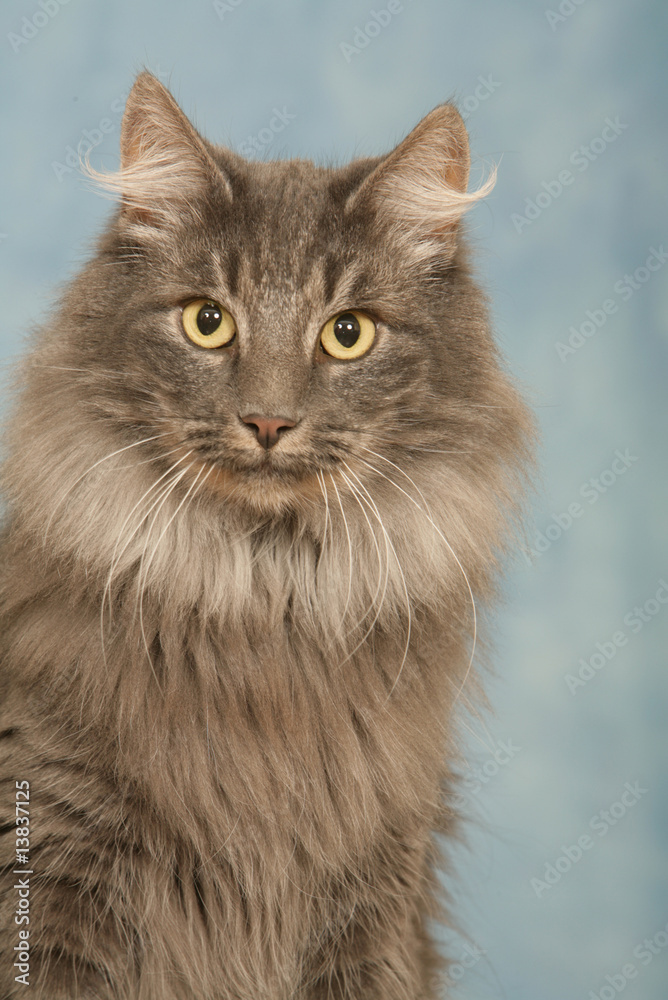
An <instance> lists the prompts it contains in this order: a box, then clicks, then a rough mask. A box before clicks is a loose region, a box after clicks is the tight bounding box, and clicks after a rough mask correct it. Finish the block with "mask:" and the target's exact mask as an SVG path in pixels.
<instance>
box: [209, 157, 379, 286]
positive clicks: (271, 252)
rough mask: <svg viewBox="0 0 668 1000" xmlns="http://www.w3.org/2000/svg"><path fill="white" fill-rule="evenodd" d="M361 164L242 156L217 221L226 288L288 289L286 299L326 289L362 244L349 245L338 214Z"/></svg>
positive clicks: (343, 221)
mask: <svg viewBox="0 0 668 1000" xmlns="http://www.w3.org/2000/svg"><path fill="white" fill-rule="evenodd" d="M369 163H371V161H369ZM360 166H361V165H357V164H349V165H347V166H345V167H342V168H338V169H337V168H329V167H318V166H316V165H315V164H314V163H312V162H311V161H309V160H284V161H281V160H277V161H271V162H266V163H257V162H256V163H248V164H246V165H245V169H244V170H243V173H242V174H240V175H237V176H236V177H235V178H233V198H232V201H231V204H230V206H229V209H228V211H226V212H225V213H223V214H222V215H221V216H220V218H219V220H218V226H217V229H218V233H217V236H218V239H217V241H216V242H217V244H218V247H219V248H220V251H221V254H220V264H221V267H222V270H223V274H224V277H225V280H226V282H227V283H230V284H232V285H233V286H234V287H233V291H235V292H236V293H237V294H239V295H241V296H244V294H245V295H251V294H253V295H256V296H257V295H259V296H260V298H262V297H264V296H265V295H267V294H269V293H271V294H272V295H273V296H277V295H278V296H281V292H283V293H285V294H286V295H287V294H288V293H289V297H290V299H291V300H292V301H294V300H295V299H300V298H304V297H306V298H312V297H313V296H314V295H315V296H316V297H317V298H320V297H321V296H323V295H324V297H326V298H328V297H330V296H331V294H332V292H333V290H334V289H333V286H334V284H335V282H336V281H337V280H338V279H340V278H341V276H342V274H343V272H344V271H345V270H347V269H349V268H350V267H351V266H352V268H353V270H357V268H356V266H355V264H356V257H357V256H358V255H362V254H363V247H362V246H361V245H359V244H358V243H355V245H354V246H352V245H351V234H350V233H349V232H348V231H347V230H348V227H347V225H346V218H345V203H346V198H347V197H348V194H349V191H350V189H351V188H352V186H354V185H355V184H357V183H359V176H360V173H361V170H362V171H365V170H368V169H370V166H369V165H365V166H362V167H361V170H360ZM353 242H354V239H353ZM351 249H352V250H355V249H356V250H357V253H352V254H351Z"/></svg>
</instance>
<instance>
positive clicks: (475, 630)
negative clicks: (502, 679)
mask: <svg viewBox="0 0 668 1000" xmlns="http://www.w3.org/2000/svg"><path fill="white" fill-rule="evenodd" d="M367 450H368V451H370V449H367ZM378 457H379V458H384V456H383V455H379V456H378ZM384 460H385V461H386V462H388V463H389V464H390V465H394V462H390V460H389V458H387V459H384ZM360 461H362V462H364V464H365V465H367V466H368V467H369V468H370V469H371V470H372V471H373V472H375V473H376V474H377V475H379V476H382V478H383V479H386V480H387V482H388V483H391V484H392V486H394V487H395V489H398V490H399V492H400V493H403V494H404V496H406V497H408V499H409V500H410V501H411V503H413V504H415V506H416V507H417V509H418V510H419V511H422V513H423V514H424V516H425V517H426V518H427V520H428V521H429V523H430V524H431V526H432V527H433V529H434V531H436V533H437V534H438V535H439V537H440V538H441V539H442V540H443V541H444V542H445V544H446V546H447V547H448V550H449V552H450V554H451V555H452V557H453V559H454V560H455V562H456V563H457V566H458V567H459V570H460V572H461V574H462V576H463V577H464V582H465V583H466V587H467V589H468V592H469V597H470V599H471V612H472V617H473V643H472V646H471V656H470V657H469V662H468V666H467V668H466V672H465V674H464V679H463V681H462V683H461V685H460V687H459V691H458V692H457V694H456V696H455V699H454V701H453V705H454V704H455V702H456V701H457V699H458V698H459V696H460V694H461V692H462V691H463V689H464V685H465V684H466V681H467V679H468V676H469V674H470V672H471V667H472V666H473V657H474V656H475V648H476V640H477V637H478V618H477V614H476V606H475V598H474V597H473V590H472V589H471V584H470V582H469V578H468V576H467V575H466V571H465V570H464V567H463V566H462V564H461V562H460V561H459V558H458V556H457V554H456V553H455V551H454V549H453V548H452V546H451V545H450V542H449V541H448V540H447V538H446V537H445V535H444V534H443V532H442V531H441V529H440V528H439V527H438V525H437V524H436V523H435V521H434V519H433V518H432V516H431V514H430V513H429V512H428V505H427V502H426V500H425V505H426V506H427V510H424V509H423V508H422V507H421V506H420V504H419V503H418V502H417V500H416V499H415V498H414V497H412V496H411V495H410V493H407V492H406V490H404V489H402V488H401V486H399V484H398V483H395V482H394V480H393V479H390V477H389V476H386V475H385V473H384V472H381V471H380V469H377V468H376V467H375V466H374V465H372V464H371V463H370V462H367V461H366V459H364V458H362V459H360ZM395 468H397V469H398V466H395ZM398 471H399V472H402V470H401V469H398ZM403 475H406V474H405V473H403ZM406 478H407V479H410V476H406ZM410 481H411V483H413V480H412V479H411V480H410ZM413 486H415V483H413ZM415 488H416V489H417V490H418V493H420V496H422V498H423V499H424V496H423V494H422V492H421V491H420V490H419V489H418V487H417V486H415Z"/></svg>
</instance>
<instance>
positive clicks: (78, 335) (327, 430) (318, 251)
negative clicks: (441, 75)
mask: <svg viewBox="0 0 668 1000" xmlns="http://www.w3.org/2000/svg"><path fill="white" fill-rule="evenodd" d="M133 95H134V97H133V96H131V98H130V101H129V103H128V110H127V112H126V117H125V122H124V134H123V139H122V150H123V160H124V162H123V170H122V171H121V176H120V182H119V188H120V190H121V192H122V194H123V198H124V202H123V208H122V210H121V211H120V213H119V217H118V219H117V221H116V223H115V225H114V226H113V227H112V229H111V231H110V233H109V234H108V235H107V237H106V238H105V240H104V242H103V245H102V251H101V253H100V254H99V255H98V257H97V258H96V260H94V261H93V262H92V264H91V265H89V267H88V269H87V270H86V271H85V272H84V274H83V276H82V277H81V278H80V279H79V281H78V282H77V283H76V284H75V286H74V289H73V291H72V292H71V293H70V297H69V302H70V313H71V318H72V333H71V335H70V336H68V346H69V361H68V363H70V364H71V365H72V366H73V367H80V368H83V369H86V370H87V371H88V372H89V379H88V380H87V381H88V384H89V385H93V386H94V392H95V405H96V407H97V408H98V410H99V411H100V412H103V413H104V414H105V415H106V416H108V417H110V418H112V419H116V420H120V421H122V422H127V421H134V422H135V424H136V425H138V427H139V428H140V429H141V431H142V432H143V433H144V434H145V435H146V437H150V436H152V435H156V436H158V435H160V437H156V444H155V447H156V449H158V450H160V451H162V452H163V453H164V454H165V458H164V460H163V462H164V463H165V465H164V467H165V468H168V467H169V466H171V465H172V464H173V463H174V462H176V461H178V462H179V463H180V464H179V465H178V466H176V469H177V471H179V472H180V471H183V472H184V483H189V482H194V480H195V477H197V481H198V483H200V486H201V488H204V489H206V490H209V491H212V492H214V493H216V494H217V495H218V496H221V497H225V498H226V499H227V500H228V501H232V502H235V503H236V502H238V503H242V504H250V505H252V506H253V507H255V508H259V509H261V510H265V511H278V510H284V509H285V508H286V507H289V506H291V505H294V504H295V503H297V504H299V503H301V501H302V500H303V501H306V502H312V501H313V499H314V498H316V497H320V498H321V494H322V487H323V482H324V479H323V477H325V476H328V475H329V473H331V472H333V471H334V470H341V469H346V468H347V469H348V475H350V470H351V469H352V470H353V471H354V472H356V473H357V474H360V473H363V472H365V463H368V462H371V463H374V462H375V463H376V464H377V462H378V458H377V457H374V453H375V455H376V456H377V455H378V454H382V455H383V456H384V457H385V458H386V459H390V460H391V461H393V462H396V463H397V464H399V465H401V466H402V467H403V466H404V464H405V463H408V464H409V466H410V467H411V468H414V467H415V464H416V463H419V462H420V461H421V462H423V463H424V464H425V465H426V466H429V465H430V464H431V465H433V464H434V462H441V463H442V461H443V456H444V454H446V453H451V454H452V456H453V461H456V455H457V454H461V453H462V452H466V451H467V450H468V449H469V448H470V446H471V440H472V439H473V438H474V437H475V435H476V433H477V430H476V427H475V420H473V419H472V417H473V416H474V415H475V410H471V409H470V408H469V404H474V406H475V405H477V406H478V407H479V408H480V409H479V411H478V412H484V411H483V410H482V408H483V407H484V406H485V405H488V404H490V403H493V402H494V400H493V398H492V397H493V393H494V385H493V374H494V371H495V369H494V358H493V355H492V352H491V345H490V342H489V337H488V334H487V330H486V326H485V322H484V315H483V312H482V309H481V306H480V303H479V296H478V293H477V292H476V291H475V289H474V288H473V286H472V285H471V283H470V281H469V279H468V276H467V273H466V269H465V267H464V265H463V262H462V256H461V251H460V248H459V247H458V239H457V233H458V219H459V215H460V214H461V212H462V211H463V210H464V208H466V207H467V206H468V204H469V202H470V201H471V200H472V198H473V196H467V195H465V194H463V190H465V185H466V177H467V173H468V153H467V148H466V140H465V132H464V130H463V126H462V125H461V121H460V120H459V118H458V116H457V115H456V112H454V111H453V110H452V109H450V108H441V109H437V112H433V113H432V115H431V116H429V118H432V119H433V120H432V121H431V123H430V122H429V118H428V119H425V121H424V122H423V123H422V124H421V126H419V127H418V129H416V130H415V132H414V133H412V134H411V136H409V139H407V140H406V141H405V142H404V143H403V144H402V145H401V146H400V147H398V149H397V150H395V152H394V153H393V154H391V156H390V157H387V158H385V159H377V160H364V161H356V162H355V163H352V164H350V165H349V166H347V167H343V168H341V169H325V168H317V167H315V166H313V164H311V163H310V162H307V161H287V162H275V163H248V162H246V161H244V160H242V159H241V158H240V157H237V156H235V155H234V154H232V153H230V152H229V151H227V150H222V149H216V148H215V147H212V146H210V145H208V144H205V143H204V142H203V141H202V140H201V139H200V138H199V137H198V136H197V133H195V132H194V130H193V129H192V127H191V126H190V125H189V123H187V121H186V120H185V119H184V118H183V116H182V115H181V113H180V112H179V111H178V109H177V108H176V106H175V105H174V104H173V102H172V101H171V98H170V97H169V95H167V93H166V92H165V91H163V90H162V88H161V87H160V85H159V84H158V83H157V81H155V80H153V79H152V78H150V77H146V76H144V77H141V78H140V81H139V82H138V84H137V85H136V87H135V91H133ZM434 116H436V117H434ZM169 158H171V164H170V162H169ZM170 166H171V172H170ZM435 185H436V186H440V188H441V190H440V192H439V191H438V189H437V187H435ZM439 194H440V204H439V203H438V202H439V197H438V196H439ZM467 199H468V200H467ZM96 375H99V378H96ZM464 411H466V415H465V417H464V416H463V413H464ZM158 446H159V447H158ZM366 468H368V466H366Z"/></svg>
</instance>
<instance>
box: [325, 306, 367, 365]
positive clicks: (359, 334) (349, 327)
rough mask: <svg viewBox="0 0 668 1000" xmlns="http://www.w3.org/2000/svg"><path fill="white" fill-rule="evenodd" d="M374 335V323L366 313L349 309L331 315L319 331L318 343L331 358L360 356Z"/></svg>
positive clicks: (342, 358)
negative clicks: (336, 314)
mask: <svg viewBox="0 0 668 1000" xmlns="http://www.w3.org/2000/svg"><path fill="white" fill-rule="evenodd" d="M375 336H376V324H375V323H374V321H373V320H372V319H371V317H370V316H367V314H366V313H363V312H359V310H357V309H351V310H350V311H349V312H344V313H339V314H338V316H332V318H331V319H330V320H328V321H327V322H326V323H325V325H324V326H323V328H322V330H321V331H320V343H321V344H322V348H323V350H324V351H326V352H327V354H331V356H332V357H333V358H340V359H341V360H344V359H345V360H347V359H349V358H361V357H362V355H363V354H366V352H367V351H368V350H369V348H370V347H371V345H372V344H373V341H374V338H375Z"/></svg>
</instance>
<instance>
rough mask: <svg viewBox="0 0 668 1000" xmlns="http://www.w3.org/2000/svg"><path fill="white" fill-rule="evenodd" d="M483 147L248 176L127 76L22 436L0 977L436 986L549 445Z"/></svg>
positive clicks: (207, 987) (430, 146) (278, 988)
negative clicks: (530, 388)
mask: <svg viewBox="0 0 668 1000" xmlns="http://www.w3.org/2000/svg"><path fill="white" fill-rule="evenodd" d="M468 168H469V154H468V141H467V136H466V130H465V128H464V125H463V123H462V120H461V118H460V117H459V115H458V113H457V112H456V110H455V109H454V108H453V107H451V106H449V105H443V106H441V107H438V108H436V109H435V110H434V111H432V112H431V113H430V114H429V115H427V117H426V118H424V119H423V121H421V122H420V124H419V125H418V126H417V127H416V128H415V129H414V131H413V132H411V134H410V135H409V136H408V138H407V139H405V140H404V141H403V142H402V143H401V144H400V145H399V146H398V147H397V148H396V149H395V150H394V151H393V152H391V153H390V154H389V155H387V156H384V157H379V158H373V159H364V160H357V161H355V162H353V163H350V164H349V165H347V166H345V167H342V168H340V169H328V168H321V167H316V166H314V165H313V164H312V163H311V162H309V161H305V160H291V161H285V162H272V163H252V162H247V161H246V160H244V159H242V158H241V157H239V156H237V155H235V154H234V153H233V152H230V151H229V150H227V149H223V148H220V147H217V146H213V145H211V144H210V143H209V142H207V141H206V140H205V139H203V138H202V137H200V136H199V135H198V133H197V132H196V131H195V129H194V128H193V127H192V125H191V124H190V123H189V122H188V120H187V119H186V118H185V116H184V115H183V113H182V112H181V111H180V110H179V108H178V107H177V105H176V104H175V102H174V100H173V99H172V97H171V96H170V95H169V93H168V92H167V91H166V90H165V89H164V88H163V87H162V85H161V84H160V83H159V82H158V81H157V80H156V79H155V78H153V77H152V76H150V75H149V74H147V73H143V74H142V75H141V76H140V77H139V78H138V80H137V82H136V84H135V86H134V89H133V90H132V93H131V94H130V97H129V99H128V103H127V108H126V111H125V116H124V119H123V126H122V136H121V169H120V171H119V173H118V174H117V175H114V176H112V177H106V178H105V177H103V178H101V180H102V182H103V183H105V184H106V185H107V187H109V188H112V189H113V190H116V191H118V192H119V194H120V203H119V207H118V210H117V211H116V212H115V214H114V217H113V218H112V220H111V222H110V224H109V226H108V228H107V230H106V232H105V233H104V235H103V237H102V239H101V240H100V242H99V245H98V247H97V250H96V252H95V254H94V256H93V258H92V260H91V261H90V262H89V263H88V264H87V265H86V266H85V267H84V269H83V271H82V272H81V274H80V275H79V276H78V277H77V278H76V279H75V280H74V281H73V282H72V283H71V284H70V286H69V287H68V288H67V290H66V291H65V294H64V296H63V298H62V300H61V303H60V305H59V307H58V309H57V310H56V312H55V314H54V315H53V317H52V318H51V319H50V320H49V322H48V323H47V324H46V326H45V327H44V328H43V329H41V330H39V331H37V332H36V333H35V334H34V335H33V338H32V339H33V346H32V349H31V350H30V352H29V353H28V354H27V356H26V357H25V359H24V360H23V362H22V363H21V365H20V366H19V369H18V373H17V377H16V400H15V405H14V410H13V414H12V417H11V419H10V421H9V424H8V427H7V432H6V450H7V459H6V462H5V464H4V469H3V489H4V496H5V499H6V503H7V515H6V519H5V526H4V529H3V531H2V536H1V540H0V543H1V563H2V570H1V579H0V615H1V625H2V629H1V639H0V655H1V660H0V662H1V667H0V698H1V704H2V709H1V713H0V730H1V731H0V778H1V779H2V784H0V791H1V796H2V799H1V802H2V816H1V817H0V819H1V821H2V823H3V825H2V827H1V832H2V836H1V837H0V864H1V865H2V866H3V869H2V904H1V908H0V944H1V956H2V957H1V962H0V997H1V998H2V1000H9V998H14V997H18V996H24V995H28V994H27V993H24V990H25V984H26V983H28V984H29V986H30V996H31V997H34V998H35V1000H75V998H77V1000H93V998H95V1000H112V998H114V1000H288V998H297V1000H316V998H317V1000H325V998H331V1000H334V998H337V1000H344V998H345V1000H353V998H354V1000H362V998H364V1000H417V998H421V1000H430V998H435V997H437V996H439V995H440V989H441V988H442V987H441V986H439V983H442V979H443V970H444V967H445V965H446V963H445V960H444V959H442V958H440V957H439V954H438V950H437V948H436V946H435V945H434V943H433V942H432V940H431V938H430V935H429V927H428V923H429V920H430V919H432V918H437V919H442V920H447V919H449V915H448V914H447V913H446V908H445V906H444V905H443V901H442V900H441V899H440V897H439V890H438V882H437V877H436V868H437V866H438V865H439V864H441V863H442V859H440V857H439V852H438V849H437V841H436V834H437V833H438V832H441V833H445V834H451V833H452V832H453V830H454V825H455V823H456V818H457V817H456V809H455V801H456V795H455V793H456V782H455V781H454V778H453V774H452V770H453V762H454V761H455V760H456V746H457V744H456V723H455V718H454V712H453V710H454V708H455V706H456V704H457V703H458V702H461V701H462V700H463V699H465V698H468V697H469V696H470V695H471V692H472V690H473V691H475V683H474V678H473V671H472V665H473V662H474V653H475V650H474V644H475V631H476V617H475V604H476V603H478V602H483V603H485V602H488V601H489V600H490V599H491V598H492V597H493V591H494V579H495V577H496V575H497V571H498V563H499V557H500V556H501V555H502V554H503V552H504V549H505V548H507V546H508V542H509V540H510V539H511V538H512V528H513V526H514V525H515V524H516V522H517V517H518V513H519V512H520V510H521V497H522V492H523V488H524V482H525V475H526V469H527V467H528V463H529V457H530V450H531V434H532V431H531V419H530V417H529V415H528V413H527V411H526V409H525V408H524V406H523V404H522V403H521V401H520V399H519V397H518V395H517V393H516V391H515V389H514V388H513V386H512V384H511V382H510V380H509V379H508V377H507V376H506V375H505V374H504V372H503V369H502V366H501V363H500V360H499V356H498V354H497V351H496V349H495V347H494V345H493V341H492V339H491V336H490V333H489V329H488V321H487V316H486V311H485V305H484V302H483V298H482V295H481V293H480V291H479V290H478V288H477V287H476V285H475V284H474V283H473V281H472V279H471V277H470V274H469V268H468V265H467V259H466V254H465V249H464V247H463V244H462V237H461V224H460V219H461V216H462V214H463V213H464V212H465V210H466V209H468V208H469V207H470V206H471V205H473V204H474V203H475V202H476V201H477V200H478V199H479V198H480V197H481V196H482V195H483V194H485V193H487V191H488V190H489V189H490V187H491V184H492V180H490V181H489V182H488V183H487V184H486V185H485V186H484V187H483V188H482V189H480V190H478V191H477V192H474V193H467V182H468ZM472 685H473V688H472Z"/></svg>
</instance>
